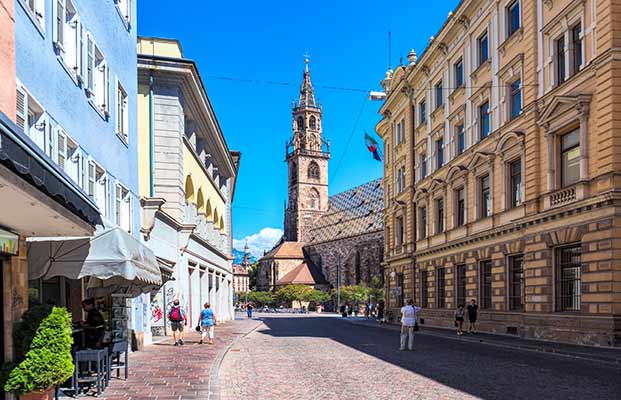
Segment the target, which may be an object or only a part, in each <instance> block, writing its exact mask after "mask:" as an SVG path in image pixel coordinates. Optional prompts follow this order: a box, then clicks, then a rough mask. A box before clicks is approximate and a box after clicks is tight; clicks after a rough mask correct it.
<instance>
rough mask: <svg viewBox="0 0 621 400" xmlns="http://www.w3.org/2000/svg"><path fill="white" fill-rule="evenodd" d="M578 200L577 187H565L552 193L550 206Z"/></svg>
mask: <svg viewBox="0 0 621 400" xmlns="http://www.w3.org/2000/svg"><path fill="white" fill-rule="evenodd" d="M575 200H576V187H575V186H572V187H568V188H563V189H561V190H559V191H557V192H554V193H552V194H550V207H559V206H562V205H564V204H567V203H571V202H572V201H575Z"/></svg>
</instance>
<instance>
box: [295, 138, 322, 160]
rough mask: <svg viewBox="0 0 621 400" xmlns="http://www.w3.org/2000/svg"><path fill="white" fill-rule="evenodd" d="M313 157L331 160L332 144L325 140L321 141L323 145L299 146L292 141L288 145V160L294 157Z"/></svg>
mask: <svg viewBox="0 0 621 400" xmlns="http://www.w3.org/2000/svg"><path fill="white" fill-rule="evenodd" d="M298 155H302V156H312V157H322V158H325V159H328V158H330V142H329V141H328V142H326V141H325V140H321V144H320V145H319V144H308V145H305V144H299V143H294V141H293V140H291V141H290V142H289V143H287V147H286V159H287V160H288V159H289V158H291V157H293V156H298Z"/></svg>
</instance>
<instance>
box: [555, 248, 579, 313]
mask: <svg viewBox="0 0 621 400" xmlns="http://www.w3.org/2000/svg"><path fill="white" fill-rule="evenodd" d="M572 250H573V251H574V252H575V253H577V257H579V260H578V262H577V263H576V262H574V261H568V262H564V261H563V252H564V251H572ZM575 253H574V256H576V254H575ZM569 256H570V257H571V254H570V255H569ZM582 268H583V264H582V245H581V244H580V243H574V244H570V245H564V246H560V247H557V248H556V249H555V251H554V274H555V294H554V297H555V310H556V311H557V312H580V311H581V309H582V288H581V286H582ZM565 269H568V270H569V269H574V270H575V271H574V273H575V272H577V273H575V274H574V279H573V280H574V284H573V289H574V290H573V291H572V293H571V298H572V299H573V301H572V305H569V306H566V305H565V304H564V303H563V299H564V298H566V297H567V296H565V295H564V291H565V290H564V287H565V286H564V283H563V282H564V281H565V280H567V281H569V280H570V279H563V272H564V270H565ZM576 276H577V278H576Z"/></svg>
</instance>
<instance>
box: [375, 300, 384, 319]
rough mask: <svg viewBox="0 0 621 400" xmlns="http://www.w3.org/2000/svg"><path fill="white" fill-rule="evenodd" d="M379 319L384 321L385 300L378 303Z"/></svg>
mask: <svg viewBox="0 0 621 400" xmlns="http://www.w3.org/2000/svg"><path fill="white" fill-rule="evenodd" d="M377 321H378V322H379V323H380V324H383V323H384V301H383V300H382V301H380V302H379V303H377Z"/></svg>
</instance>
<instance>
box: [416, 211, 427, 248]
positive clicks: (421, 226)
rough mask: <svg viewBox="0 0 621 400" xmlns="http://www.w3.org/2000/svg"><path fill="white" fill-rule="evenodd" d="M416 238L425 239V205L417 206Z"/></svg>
mask: <svg viewBox="0 0 621 400" xmlns="http://www.w3.org/2000/svg"><path fill="white" fill-rule="evenodd" d="M418 220H419V223H418V240H423V239H426V238H427V236H428V232H427V222H428V221H427V205H424V206H421V207H419V208H418Z"/></svg>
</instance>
